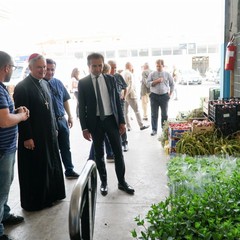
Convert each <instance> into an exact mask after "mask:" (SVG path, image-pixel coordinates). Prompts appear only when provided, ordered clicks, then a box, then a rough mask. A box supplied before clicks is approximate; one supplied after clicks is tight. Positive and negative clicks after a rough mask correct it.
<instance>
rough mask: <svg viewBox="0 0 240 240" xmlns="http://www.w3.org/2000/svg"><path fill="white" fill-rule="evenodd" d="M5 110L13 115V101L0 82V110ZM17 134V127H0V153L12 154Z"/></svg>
mask: <svg viewBox="0 0 240 240" xmlns="http://www.w3.org/2000/svg"><path fill="white" fill-rule="evenodd" d="M5 108H8V109H9V112H10V113H14V104H13V101H12V99H11V97H10V95H9V93H8V91H7V89H6V86H5V85H4V84H3V83H1V82H0V109H5ZM17 132H18V127H17V125H15V126H12V127H7V128H1V127H0V153H12V152H14V151H16V145H17Z"/></svg>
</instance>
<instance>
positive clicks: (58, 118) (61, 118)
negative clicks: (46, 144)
mask: <svg viewBox="0 0 240 240" xmlns="http://www.w3.org/2000/svg"><path fill="white" fill-rule="evenodd" d="M56 119H57V120H63V119H64V115H63V116H60V117H56Z"/></svg>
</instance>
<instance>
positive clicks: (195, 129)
mask: <svg viewBox="0 0 240 240" xmlns="http://www.w3.org/2000/svg"><path fill="white" fill-rule="evenodd" d="M211 124H212V125H210V126H198V125H196V124H193V125H192V132H193V133H199V132H213V131H214V124H213V123H211Z"/></svg>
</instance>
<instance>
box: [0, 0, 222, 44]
mask: <svg viewBox="0 0 240 240" xmlns="http://www.w3.org/2000/svg"><path fill="white" fill-rule="evenodd" d="M223 3H224V0H41V1H39V0H21V1H20V0H7V1H6V2H5V3H4V5H5V6H6V7H7V9H8V10H9V12H10V21H8V22H7V23H4V24H2V26H1V39H0V43H1V44H2V45H5V44H8V46H10V45H11V47H12V48H13V47H15V48H19V47H25V46H29V47H30V46H31V44H32V43H35V42H40V41H43V40H47V39H51V38H53V39H54V38H58V37H67V36H81V35H88V34H98V33H106V34H120V35H123V36H125V37H128V38H132V37H136V38H137V39H138V40H140V38H142V39H144V38H145V39H146V38H150V39H153V38H156V37H159V36H161V37H162V38H164V37H166V38H168V37H169V36H172V37H173V38H174V37H176V38H185V39H188V38H189V39H190V38H191V39H192V38H194V36H198V37H199V36H201V37H202V38H203V39H204V38H206V39H210V40H212V41H213V42H215V41H216V39H219V37H220V36H221V34H222V33H223V18H224V6H223ZM2 33H3V35H2ZM3 36H4V37H3ZM215 38H216V39H215Z"/></svg>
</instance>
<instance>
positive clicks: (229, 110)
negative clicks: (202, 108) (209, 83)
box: [208, 101, 237, 124]
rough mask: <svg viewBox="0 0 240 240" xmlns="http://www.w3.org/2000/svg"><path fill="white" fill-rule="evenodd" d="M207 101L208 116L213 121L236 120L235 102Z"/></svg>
mask: <svg viewBox="0 0 240 240" xmlns="http://www.w3.org/2000/svg"><path fill="white" fill-rule="evenodd" d="M212 102H213V101H210V102H209V106H208V107H209V109H208V110H209V116H208V117H209V118H210V119H211V120H212V121H214V122H215V123H217V124H219V123H223V122H226V123H227V122H232V121H236V116H237V114H236V112H237V110H236V105H235V104H225V103H224V104H216V103H212Z"/></svg>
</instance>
